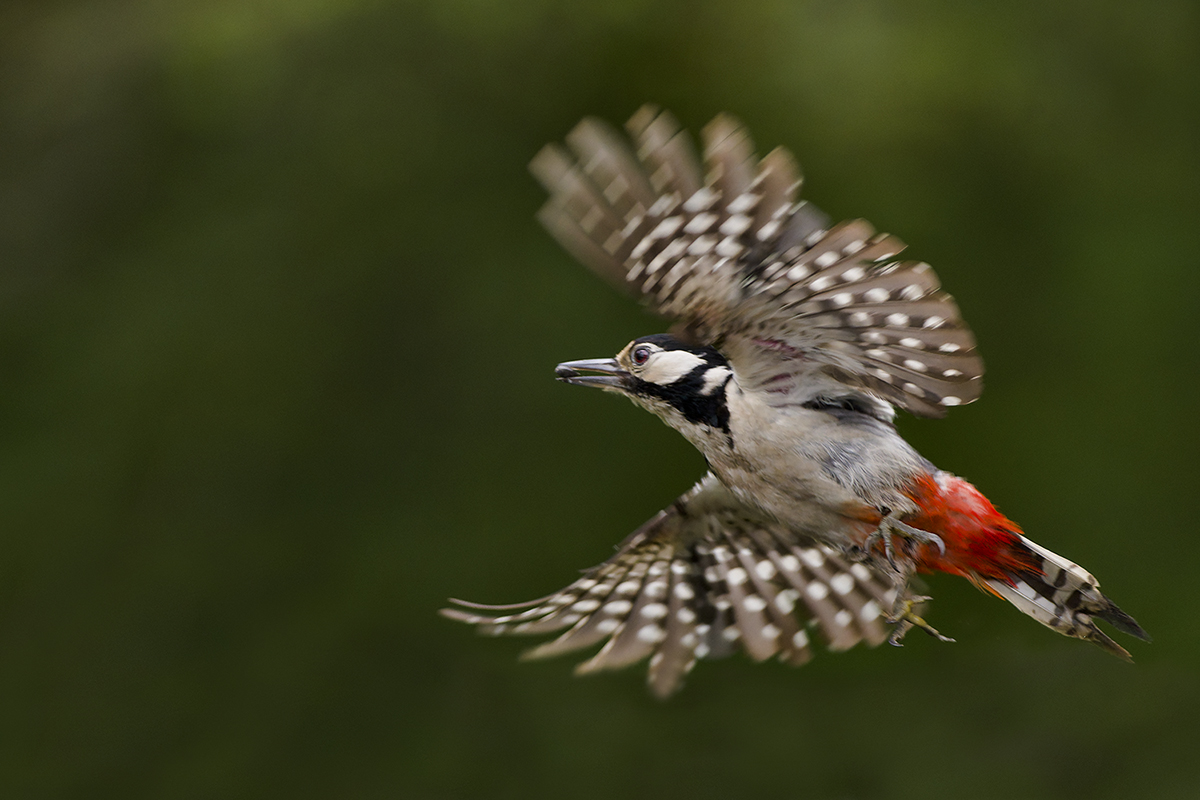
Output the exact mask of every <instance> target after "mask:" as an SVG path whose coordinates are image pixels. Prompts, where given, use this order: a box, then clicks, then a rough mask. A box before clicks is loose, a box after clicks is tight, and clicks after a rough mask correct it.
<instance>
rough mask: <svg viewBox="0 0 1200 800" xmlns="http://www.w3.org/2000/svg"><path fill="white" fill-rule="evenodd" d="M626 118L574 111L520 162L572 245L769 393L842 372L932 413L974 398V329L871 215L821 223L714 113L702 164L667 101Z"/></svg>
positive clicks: (793, 188) (779, 157)
mask: <svg viewBox="0 0 1200 800" xmlns="http://www.w3.org/2000/svg"><path fill="white" fill-rule="evenodd" d="M627 128H628V131H629V134H630V136H631V137H632V144H633V147H632V148H631V147H630V143H629V140H627V139H626V138H625V137H624V136H622V135H620V134H619V133H618V132H616V131H615V130H613V129H611V128H609V127H608V126H606V125H605V124H604V123H602V122H600V121H598V120H594V119H585V120H584V121H583V122H581V123H580V124H579V125H578V126H577V127H576V128H575V129H574V130H573V131H571V133H570V134H568V136H567V141H566V147H561V146H558V145H549V146H547V147H546V148H544V149H543V150H542V151H541V152H540V153H539V154H538V155H537V157H536V158H535V159H534V160H533V162H532V164H531V165H530V168H531V170H532V171H533V173H534V175H535V176H536V177H537V178H538V180H539V181H540V182H541V183H542V185H543V186H545V187H546V190H547V191H548V192H549V193H550V198H549V200H548V201H547V203H546V205H545V206H544V207H543V208H542V210H541V211H540V212H539V218H540V219H541V221H542V222H543V224H544V225H545V226H546V228H547V229H548V230H549V231H550V232H551V233H552V234H553V235H554V236H555V238H557V239H558V241H559V242H560V243H561V244H562V245H563V246H564V247H565V248H566V249H567V250H568V251H569V252H571V253H572V254H573V255H574V256H575V257H576V258H578V259H579V260H580V261H583V262H584V263H585V264H587V265H588V266H590V267H591V268H592V269H593V270H595V271H596V272H597V273H599V274H600V275H601V276H603V277H604V278H606V279H607V280H608V281H610V282H611V283H614V284H616V285H617V286H619V287H622V288H623V289H625V290H626V291H628V292H630V293H632V294H634V295H635V296H637V297H639V298H640V299H641V300H642V301H643V302H645V303H646V304H647V305H648V306H649V307H650V308H651V309H652V310H654V311H655V312H657V313H659V314H662V315H663V316H666V317H670V318H673V319H677V320H680V321H681V322H683V323H684V324H685V325H686V327H687V328H688V329H690V330H691V332H692V333H693V334H694V335H695V336H697V338H699V339H700V340H702V341H703V342H704V343H706V344H712V345H715V346H717V347H719V348H720V349H721V350H722V352H723V353H724V354H725V356H726V357H727V358H729V359H730V361H731V362H732V363H733V365H734V368H735V369H736V370H737V371H738V374H739V379H740V380H742V381H743V382H745V383H746V384H747V385H750V386H755V385H757V386H758V387H760V388H764V389H768V390H769V391H770V392H771V393H772V395H773V396H775V397H777V398H778V399H779V401H780V402H803V401H804V400H806V399H809V397H810V396H812V395H814V394H821V393H823V392H824V391H825V390H826V389H828V390H831V391H835V392H836V391H837V390H838V389H839V388H843V389H844V387H845V386H847V385H848V386H852V387H855V388H859V389H863V390H866V391H868V392H871V393H873V394H875V395H877V396H878V397H881V398H883V399H885V400H887V401H888V402H891V403H894V404H896V405H898V406H900V407H902V408H905V409H907V410H909V411H911V412H913V413H914V414H919V415H922V416H941V415H942V414H944V413H945V407H946V406H952V405H959V404H962V403H969V402H971V401H972V400H975V399H976V398H978V396H979V394H980V392H981V390H982V381H981V377H982V375H983V363H982V361H981V360H980V358H979V356H978V355H977V354H976V352H975V341H974V337H973V336H972V334H971V331H970V329H969V328H968V327H967V326H966V324H965V323H964V322H963V320H962V317H961V315H960V314H959V311H958V306H957V305H956V304H955V302H954V299H953V298H952V297H951V296H950V295H948V294H946V293H945V292H943V291H941V289H940V288H939V284H938V280H937V277H936V276H935V275H934V273H933V271H932V270H931V269H930V268H929V266H928V265H927V264H924V263H918V262H912V261H899V260H897V259H896V258H895V257H896V255H897V254H898V253H899V252H900V251H901V250H903V249H904V244H903V243H902V242H900V241H899V240H898V239H896V238H895V237H893V236H890V235H887V234H878V233H876V232H875V230H874V228H872V227H871V225H870V224H869V223H868V222H866V221H864V220H852V221H849V222H843V223H840V224H838V225H833V226H831V225H830V223H829V218H828V217H827V216H826V215H825V214H823V213H822V212H821V211H820V210H818V209H816V208H815V207H813V206H812V205H810V204H809V203H807V202H804V201H799V200H798V197H797V195H798V190H799V187H800V183H801V178H800V171H799V168H798V166H797V165H796V163H795V161H794V159H793V158H792V156H791V155H790V154H789V153H788V152H787V151H785V150H782V149H776V150H774V151H772V152H771V153H769V154H768V155H767V156H766V157H764V158H762V159H759V158H758V157H757V156H756V155H755V152H754V146H753V143H752V142H751V140H750V138H749V136H748V135H747V133H746V131H745V129H744V128H742V127H741V126H740V125H739V124H738V123H737V122H736V121H734V120H733V119H732V118H730V117H727V116H720V117H717V118H716V119H715V120H713V121H712V122H711V123H710V124H709V125H708V126H707V127H706V128H705V129H704V166H703V169H702V167H701V164H700V161H699V159H698V158H697V157H696V155H695V153H694V151H693V149H692V145H691V143H690V141H689V139H688V137H687V135H686V133H684V132H683V131H681V130H680V128H679V125H678V123H676V122H675V120H674V119H673V118H672V117H671V116H670V115H669V114H667V113H665V112H659V111H658V110H657V109H654V108H652V107H645V108H643V109H642V110H641V111H639V112H638V113H637V114H636V115H635V116H634V117H633V118H632V119H631V120H630V121H629V123H628V125H627ZM804 394H806V395H807V396H801V395H804Z"/></svg>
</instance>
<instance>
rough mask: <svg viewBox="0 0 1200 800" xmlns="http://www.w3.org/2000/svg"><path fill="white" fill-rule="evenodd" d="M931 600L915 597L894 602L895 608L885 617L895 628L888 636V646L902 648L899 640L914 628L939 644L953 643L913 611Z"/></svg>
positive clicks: (919, 596)
mask: <svg viewBox="0 0 1200 800" xmlns="http://www.w3.org/2000/svg"><path fill="white" fill-rule="evenodd" d="M931 599H933V598H930V597H924V596H921V595H916V596H911V597H906V598H904V599H902V600H897V601H896V608H895V609H894V610H893V612H892V613H891V614H890V615H888V616H887V621H888V622H889V623H890V624H892V625H895V626H896V627H894V628H892V633H891V635H890V636H888V639H887V642H888V644H890V645H891V646H892V647H903V646H904V645H902V644H901V643H900V640H901V639H903V638H904V635H905V634H906V633H908V632H909V631H910V630H912V629H913V628H914V627H916V628H920V629H921V630H923V631H925V632H926V633H928V634H929V635H930V636H932V637H933V638H935V639H937V640H938V641H940V642H953V641H954V640H953V639H951V638H950V637H949V636H944V635H942V634H941V633H939V632H938V629H937V628H935V627H933V626H932V625H930V624H929V623H928V622H926V621H925V620H924V619H922V618H921V617H920V616H918V615H917V613H916V612H915V611H914V610H913V609H914V608H915V607H916V606H917V605H918V604H919V603H923V602H925V601H926V600H931Z"/></svg>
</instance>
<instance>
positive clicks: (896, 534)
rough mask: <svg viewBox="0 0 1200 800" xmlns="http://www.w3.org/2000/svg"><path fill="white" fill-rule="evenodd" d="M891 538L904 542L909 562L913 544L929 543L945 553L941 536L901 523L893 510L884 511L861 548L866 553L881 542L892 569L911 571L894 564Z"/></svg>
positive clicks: (894, 555)
mask: <svg viewBox="0 0 1200 800" xmlns="http://www.w3.org/2000/svg"><path fill="white" fill-rule="evenodd" d="M893 539H899V540H900V541H901V542H902V543H903V544H904V553H905V557H906V560H907V561H910V562H911V561H912V560H913V558H912V556H911V555H910V553H911V551H912V550H913V547H914V545H915V546H917V547H919V546H921V545H926V544H931V545H933V546H935V547H936V548H937V549H938V551H939V552H940V553H941V554H942V555H946V543H945V542H943V541H942V537H940V536H938V535H937V534H936V533H930V532H929V531H923V530H921V529H920V528H914V527H913V526H912V525H908V524H906V523H903V522H901V521H900V520H899V519H897V518H896V515H895V513H894V512H888V511H885V512H884V517H883V519H881V520H880V521H879V527H877V528H876V529H875V530H874V531H873V532H872V533H871V534H870V535H869V536H867V540H866V542H864V543H863V548H864V549H865V550H866V551H867V552H868V553H871V552H874V550H875V547H876V545H879V544H882V545H883V552H884V554H885V555H886V556H887V560H888V563H889V564H891V566H892V569H893V570H895V571H896V572H900V573H902V574H903V573H904V572H911V571H912V570H911V568H910V569H908V570H902V569H901V568H900V567H899V566H898V565H897V564H896V544H895V542H894V541H893Z"/></svg>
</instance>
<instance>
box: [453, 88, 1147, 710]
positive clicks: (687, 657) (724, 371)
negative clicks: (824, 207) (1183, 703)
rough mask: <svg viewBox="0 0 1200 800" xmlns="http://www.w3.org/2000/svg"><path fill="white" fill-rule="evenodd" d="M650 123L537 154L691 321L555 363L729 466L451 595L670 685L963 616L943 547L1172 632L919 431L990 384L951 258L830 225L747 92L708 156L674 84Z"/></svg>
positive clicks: (711, 462) (574, 232)
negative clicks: (928, 613)
mask: <svg viewBox="0 0 1200 800" xmlns="http://www.w3.org/2000/svg"><path fill="white" fill-rule="evenodd" d="M626 128H627V132H628V137H626V136H622V135H621V134H620V133H619V132H617V131H616V130H614V129H612V128H610V127H609V126H607V125H605V124H604V123H602V122H600V121H598V120H594V119H585V120H584V121H582V122H581V123H580V124H579V125H578V126H577V127H576V128H575V129H574V130H573V131H571V133H569V134H568V135H567V141H566V147H562V146H559V145H549V146H547V147H546V148H544V149H543V150H542V151H541V152H540V153H539V154H538V155H537V156H536V157H535V158H534V160H533V162H532V164H531V170H532V171H533V173H534V175H535V177H536V178H537V179H538V180H539V181H540V182H541V183H542V185H543V186H544V187H545V188H546V190H547V191H548V192H549V194H550V198H549V200H548V201H547V203H546V205H545V206H544V207H543V208H542V210H541V212H540V213H539V219H540V220H541V221H542V223H543V224H544V225H545V227H546V228H547V230H549V232H550V233H551V234H552V235H553V236H554V237H555V238H556V239H557V240H558V241H559V242H560V243H561V244H562V245H563V247H564V248H565V249H566V250H567V251H568V252H569V253H571V254H572V255H573V256H575V257H576V258H577V259H578V260H580V261H582V262H583V263H584V264H586V265H587V266H588V267H590V268H591V269H592V270H594V271H595V272H596V273H598V274H599V275H600V276H601V277H603V278H605V279H606V280H608V281H609V282H610V283H612V284H614V285H616V286H617V287H619V288H621V289H622V290H624V291H626V292H627V293H629V294H631V295H633V296H634V297H636V298H638V299H639V300H640V301H641V302H642V303H644V304H645V305H646V306H647V307H648V308H649V309H650V310H651V311H653V312H654V313H656V314H658V315H660V316H662V317H665V318H667V319H671V320H674V321H675V325H674V326H673V327H672V328H671V333H666V334H662V333H660V334H653V335H649V336H642V337H640V338H637V339H634V340H633V341H632V342H630V343H629V344H628V345H627V346H626V347H625V348H624V349H622V350H621V351H620V352H619V353H618V354H617V356H616V357H615V358H599V359H586V360H581V361H568V362H565V363H563V364H559V365H558V367H557V370H556V374H557V376H558V378H559V379H560V380H562V381H565V382H567V383H571V384H575V385H578V386H591V387H595V388H599V389H602V390H604V391H606V392H611V393H614V394H619V395H623V396H625V397H627V398H628V399H630V400H632V401H633V403H634V404H636V405H638V406H641V407H642V408H644V409H646V410H647V411H650V412H651V413H653V414H655V415H657V416H658V417H660V418H661V419H662V420H663V421H664V422H666V423H667V424H668V425H670V426H671V427H672V428H674V429H675V430H677V431H679V432H680V433H681V434H683V436H684V437H686V438H687V439H688V441H690V442H691V443H692V444H693V445H694V446H695V447H696V448H697V449H698V450H699V451H700V452H701V453H702V454H703V455H704V457H705V459H706V460H707V462H708V473H707V474H706V475H704V476H703V477H702V478H701V479H700V481H699V482H698V483H697V484H696V485H695V486H694V487H693V488H692V489H691V490H690V491H688V492H687V493H686V494H684V495H683V496H681V497H679V498H678V499H676V500H675V501H674V502H672V503H671V504H670V505H669V506H668V507H667V508H666V509H664V510H663V511H661V512H660V513H659V514H658V515H656V516H655V517H654V518H653V519H651V520H650V521H648V522H647V523H646V524H644V525H643V526H642V527H641V528H639V529H638V530H637V531H635V532H634V533H633V534H632V535H630V536H629V537H628V538H627V539H626V540H625V541H624V542H623V543H622V544H621V545H619V547H618V549H617V553H616V555H614V556H613V557H612V558H610V559H609V560H608V561H606V562H604V563H603V564H600V565H599V566H596V567H594V568H592V569H590V570H588V571H587V572H586V573H585V574H584V575H583V577H581V578H580V579H578V580H576V581H575V582H573V583H571V584H570V585H569V586H567V587H566V588H565V589H562V590H560V591H557V592H554V593H553V594H550V595H547V596H546V597H543V598H540V599H538V600H533V601H530V602H527V603H519V604H515V605H506V606H493V605H482V604H477V603H469V602H466V601H461V600H452V601H451V602H452V603H454V604H455V606H456V607H454V608H448V609H443V611H442V613H443V614H444V615H446V616H448V617H451V618H453V619H457V620H461V621H463V622H467V623H470V624H472V625H475V626H478V627H479V628H480V629H481V630H482V631H484V632H486V633H490V634H548V633H555V632H557V633H559V635H558V636H557V638H555V639H552V640H550V641H548V642H545V643H543V644H541V645H539V646H537V647H535V648H534V649H533V650H531V651H530V652H529V655H530V656H531V657H542V656H551V655H557V654H560V653H566V652H570V651H575V650H580V649H584V648H589V647H595V646H597V645H600V647H599V649H598V651H597V652H596V653H595V654H594V655H593V656H592V657H591V658H590V659H588V660H587V661H584V662H583V663H582V664H580V665H579V667H578V671H580V672H592V671H596V670H602V669H616V668H620V667H624V666H627V665H630V664H633V663H636V662H638V661H641V660H643V659H647V658H648V659H649V662H650V667H649V676H648V682H649V685H650V688H651V690H652V691H653V692H654V693H655V694H656V695H658V696H660V697H666V696H668V695H670V694H671V693H673V692H674V691H676V690H677V689H678V688H679V687H680V686H681V685H682V681H683V678H684V677H685V676H686V674H687V673H688V672H689V671H690V670H691V669H692V667H693V666H694V665H695V663H696V661H697V660H698V659H704V658H716V657H720V656H724V655H728V654H730V653H732V652H733V651H735V650H737V649H742V650H744V651H745V652H746V653H747V654H748V655H749V656H750V657H751V658H753V659H755V660H764V659H767V658H771V657H778V658H779V659H780V660H782V661H784V662H786V663H788V664H793V665H799V664H803V663H805V662H806V661H808V660H809V659H810V658H811V656H812V648H813V644H814V639H816V638H818V637H819V638H820V639H823V640H824V641H825V643H826V644H827V646H828V648H829V649H830V650H835V651H836V650H844V649H847V648H849V647H852V646H854V645H855V644H857V643H859V642H866V643H867V644H870V645H877V644H880V643H881V642H883V641H885V640H887V641H891V642H892V643H893V644H899V641H900V638H901V637H903V636H904V634H905V633H906V632H907V631H908V630H910V629H911V628H912V627H914V626H916V627H920V628H922V629H924V630H925V631H926V632H928V633H930V634H931V635H934V636H936V637H938V638H941V639H947V637H944V636H942V635H941V634H940V633H938V632H937V631H936V630H935V629H934V628H933V627H932V626H931V625H930V624H929V623H928V622H926V621H925V620H924V619H923V618H922V617H920V616H919V615H918V612H919V611H920V608H921V606H920V603H921V602H923V601H925V600H928V599H929V598H926V597H921V596H917V595H915V594H914V593H913V592H912V590H911V588H910V582H911V578H912V576H913V575H914V574H915V573H919V572H923V573H930V572H947V573H950V574H952V575H959V576H962V577H964V578H966V579H967V580H969V581H971V582H972V583H973V584H975V585H976V586H977V587H979V588H980V589H982V590H983V591H985V592H988V593H990V594H992V595H995V596H997V597H1000V598H1002V599H1004V600H1007V601H1008V602H1010V603H1012V604H1013V605H1014V606H1016V607H1017V608H1018V609H1019V610H1021V611H1023V612H1024V613H1026V614H1028V615H1029V616H1031V617H1033V618H1034V619H1036V620H1037V621H1038V622H1041V623H1042V624H1043V625H1046V626H1047V627H1049V628H1052V629H1053V630H1056V631H1058V632H1059V633H1062V634H1064V635H1067V636H1072V637H1075V638H1079V639H1085V640H1087V641H1091V642H1094V643H1096V644H1098V645H1099V646H1100V647H1102V648H1104V649H1105V650H1107V651H1109V652H1110V653H1113V654H1115V655H1117V656H1120V657H1122V658H1125V659H1129V653H1128V652H1127V651H1126V650H1125V649H1124V648H1123V647H1121V646H1120V645H1119V644H1117V643H1116V642H1115V641H1113V640H1112V638H1110V637H1109V636H1108V635H1107V634H1106V633H1105V632H1103V631H1102V630H1101V629H1100V628H1099V627H1098V626H1097V624H1096V622H1097V620H1103V621H1105V622H1107V623H1109V624H1111V625H1112V626H1113V627H1115V628H1116V629H1118V630H1120V631H1123V632H1125V633H1128V634H1131V635H1133V636H1136V637H1138V638H1140V639H1143V640H1147V641H1148V640H1149V637H1148V636H1147V635H1146V632H1145V631H1144V630H1142V628H1141V627H1140V626H1139V625H1138V624H1137V622H1135V621H1134V619H1133V618H1132V617H1130V616H1129V615H1128V614H1126V613H1125V612H1123V611H1122V610H1121V609H1120V608H1118V607H1117V606H1116V604H1114V603H1113V602H1112V601H1111V600H1109V598H1108V597H1106V596H1105V595H1104V594H1103V593H1102V592H1101V591H1100V587H1099V584H1098V582H1097V581H1096V579H1095V578H1094V577H1093V576H1092V575H1091V574H1090V573H1089V572H1087V571H1086V570H1085V569H1083V568H1082V567H1080V566H1079V565H1078V564H1075V563H1073V562H1072V561H1070V560H1068V559H1066V558H1063V557H1062V556H1060V555H1057V554H1055V553H1053V552H1051V551H1050V550H1047V549H1046V548H1044V547H1042V546H1041V545H1038V544H1036V543H1034V542H1033V541H1031V540H1029V539H1028V538H1026V537H1025V536H1024V534H1023V533H1022V531H1021V529H1020V528H1019V527H1018V526H1017V525H1016V524H1015V523H1013V522H1012V521H1010V520H1008V519H1007V518H1006V517H1004V515H1002V514H1001V513H1000V512H999V511H997V510H996V508H995V507H994V506H993V505H992V503H991V502H989V501H988V500H987V499H986V498H985V497H984V496H983V495H982V494H981V493H980V492H979V491H978V490H977V489H976V488H975V487H974V486H972V485H971V484H970V483H968V482H967V481H965V480H963V479H962V478H959V477H956V476H955V475H952V474H951V473H949V472H945V471H943V470H940V469H938V468H937V467H935V466H934V465H933V464H932V463H930V462H929V461H928V460H926V459H925V458H924V457H922V456H921V455H920V454H919V453H917V452H916V450H914V449H913V448H912V447H911V446H910V445H909V444H908V443H907V442H905V441H904V440H903V439H902V438H901V437H900V435H899V434H898V433H897V432H896V429H895V427H894V425H893V419H894V417H895V413H896V408H901V409H904V410H906V411H908V412H910V413H912V414H915V415H918V416H924V417H940V416H943V415H944V414H945V413H946V409H947V408H948V407H951V406H957V405H963V404H965V403H970V402H972V401H973V400H975V399H977V398H978V397H979V394H980V392H981V390H982V381H981V378H982V375H983V362H982V361H981V359H980V357H979V355H978V354H977V352H976V348H975V340H974V337H973V335H972V334H971V331H970V329H969V328H968V327H967V325H966V323H965V322H964V321H963V320H962V317H961V315H960V313H959V310H958V306H957V305H956V304H955V302H954V299H953V298H952V297H951V296H950V295H949V294H947V293H945V292H943V291H942V290H941V288H940V286H939V284H938V280H937V277H936V276H935V275H934V273H933V270H932V269H930V267H929V265H927V264H924V263H920V262H914V261H906V260H901V259H899V258H897V256H898V254H899V253H900V251H901V250H903V249H904V244H903V243H901V242H900V241H899V240H897V239H896V238H895V237H894V236H891V235H888V234H881V233H876V232H875V230H874V229H873V228H872V227H871V225H870V224H869V223H867V222H866V221H864V220H861V219H860V220H851V221H848V222H842V223H839V224H836V225H831V224H830V220H829V218H828V217H827V216H826V215H825V214H824V213H822V212H821V211H820V210H818V209H817V208H815V207H814V206H812V205H811V204H809V203H808V202H806V201H801V200H799V198H798V193H799V188H800V184H801V177H800V171H799V168H798V166H797V164H796V162H795V160H794V159H793V158H792V156H791V155H790V154H789V153H788V152H787V151H786V150H783V149H776V150H774V151H772V152H771V153H769V154H767V155H766V156H765V157H764V158H762V159H759V158H758V157H757V155H756V154H755V151H754V146H753V144H752V142H751V140H750V138H749V136H748V135H747V133H746V131H745V129H744V128H743V127H742V126H741V125H740V124H738V123H737V122H736V121H735V120H733V119H732V118H730V117H728V116H719V117H717V118H716V119H714V120H713V121H712V122H711V123H710V124H709V125H708V126H706V127H705V129H704V135H703V163H701V160H700V159H699V158H697V156H696V154H695V152H694V150H693V146H692V144H691V141H690V139H689V137H688V136H687V134H686V133H685V132H684V131H682V130H681V129H680V126H679V125H678V123H677V122H676V121H675V119H674V118H673V117H672V116H671V115H669V114H667V113H665V112H662V111H660V110H658V109H656V108H654V107H651V106H647V107H644V108H642V109H641V110H640V111H639V112H638V113H637V114H636V115H634V117H633V118H632V119H631V120H630V121H629V123H628V124H627V125H626Z"/></svg>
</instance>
